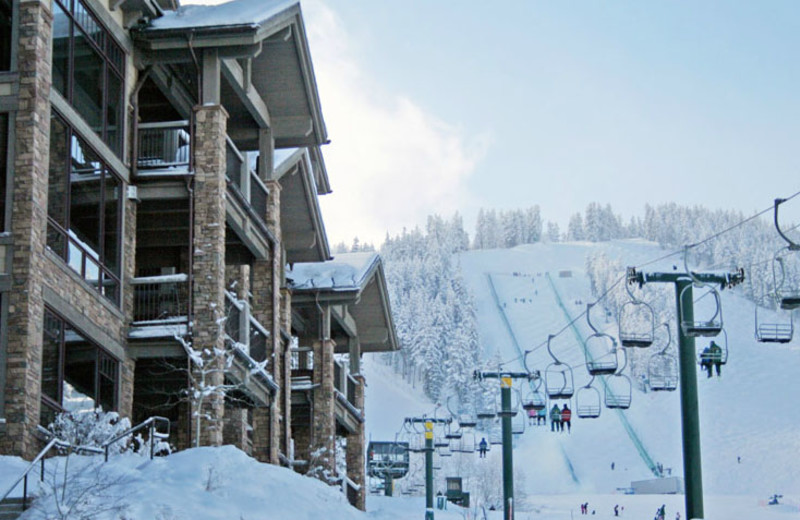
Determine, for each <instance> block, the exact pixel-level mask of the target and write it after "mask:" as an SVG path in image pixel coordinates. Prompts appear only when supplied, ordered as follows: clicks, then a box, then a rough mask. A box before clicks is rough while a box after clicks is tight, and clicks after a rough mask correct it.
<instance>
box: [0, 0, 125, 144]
mask: <svg viewBox="0 0 800 520" xmlns="http://www.w3.org/2000/svg"><path fill="white" fill-rule="evenodd" d="M2 1H3V0H0V2H2ZM53 16H54V18H53V72H52V76H53V88H55V89H56V90H57V91H58V92H60V93H61V95H62V96H64V97H65V98H66V99H67V101H69V102H70V104H71V105H72V106H73V107H74V108H75V110H76V111H77V112H78V113H79V114H81V116H83V118H84V119H85V120H86V122H87V123H88V124H89V126H91V127H92V128H93V129H94V131H95V132H96V133H97V135H99V136H100V138H102V139H103V141H104V142H105V143H106V144H107V145H108V146H109V148H111V149H112V150H113V151H114V152H115V153H116V154H117V155H121V154H122V137H123V132H122V123H123V121H124V117H123V116H124V113H123V110H124V103H123V85H124V78H125V75H124V67H125V54H124V52H123V51H122V48H121V47H120V46H119V45H117V43H116V42H115V41H114V39H113V38H112V37H111V35H110V33H109V32H108V30H106V28H105V27H103V26H102V25H101V24H100V22H99V21H98V20H97V18H95V16H94V15H93V14H92V13H91V12H90V11H89V10H88V9H87V8H86V6H85V5H84V4H83V1H82V0H55V1H54V2H53Z"/></svg>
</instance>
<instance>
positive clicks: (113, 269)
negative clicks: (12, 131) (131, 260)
mask: <svg viewBox="0 0 800 520" xmlns="http://www.w3.org/2000/svg"><path fill="white" fill-rule="evenodd" d="M50 120H51V123H50V124H51V128H52V125H53V124H54V123H53V121H54V120H57V121H58V122H59V124H61V125H62V126H63V127H64V129H65V131H64V136H63V137H64V140H65V143H63V144H64V147H65V150H66V157H64V161H65V165H64V168H65V169H64V172H63V177H64V179H63V181H64V182H65V185H64V186H62V187H61V188H62V193H63V196H64V197H65V199H66V200H65V201H63V202H64V204H63V206H64V208H63V212H64V214H63V215H55V216H54V215H53V214H51V203H52V201H51V200H50V189H51V187H52V186H53V184H51V183H52V181H53V176H52V169H51V167H50V166H49V165H48V204H47V228H48V232H47V236H46V245H47V247H48V249H50V250H51V251H53V252H54V253H55V254H56V255H58V256H59V257H60V258H61V259H62V260H64V262H65V263H66V264H67V265H68V266H69V267H70V268H71V269H72V270H73V271H74V272H76V273H77V274H78V275H79V276H80V277H81V278H83V279H84V280H86V281H87V283H89V284H90V285H93V286H94V288H95V290H97V291H98V292H100V293H101V294H102V295H103V296H104V297H106V298H107V299H108V300H109V301H111V302H112V303H113V304H114V305H116V306H117V307H119V306H120V304H121V297H122V270H123V265H122V262H123V259H122V257H123V253H122V250H123V247H124V240H123V234H124V227H125V225H124V211H125V197H124V196H123V194H124V193H125V190H126V183H125V180H124V179H123V177H122V176H121V175H119V174H117V172H116V171H114V169H113V168H112V167H111V166H110V165H109V164H108V162H107V161H105V160H103V158H102V156H101V155H100V154H99V153H98V152H97V150H95V149H94V148H93V147H92V146H91V144H89V142H88V141H87V140H86V139H84V138H83V137H82V136H81V134H80V133H78V132H77V131H76V129H75V128H74V127H73V126H72V125H70V123H69V121H68V120H67V119H66V118H65V117H63V116H62V115H61V114H60V113H59V112H58V110H56V109H52V110H51V115H50ZM51 135H52V131H51ZM51 139H52V137H51ZM75 140H78V141H79V142H80V143H81V145H82V146H84V147H85V148H86V149H87V150H88V151H90V152H91V153H92V154H93V155H94V157H95V158H96V162H97V163H98V164H99V171H100V183H99V187H98V190H97V192H98V194H99V197H98V201H97V215H98V221H99V222H98V229H97V236H96V237H94V238H95V239H96V243H97V249H98V250H97V251H93V250H87V248H86V247H84V246H83V244H82V243H80V242H79V240H77V239H75V238H73V236H72V234H71V233H70V230H71V229H72V225H71V224H72V223H71V210H72V198H73V191H72V177H73V164H72V153H73V150H72V147H73V143H74V141H75ZM51 148H52V141H51ZM109 180H113V182H114V183H115V187H116V189H115V191H116V199H115V200H116V212H115V213H116V215H115V216H114V223H115V230H114V236H116V243H115V246H114V258H113V261H112V263H109V261H108V254H107V253H108V251H107V249H108V247H107V246H108V243H107V240H106V239H107V236H108V235H109V233H108V232H107V229H106V224H107V221H108V220H109V219H108V218H107V208H108V204H109V201H111V200H112V199H109V198H107V197H106V195H107V194H108V189H107V181H109ZM57 219H58V220H57ZM62 220H63V224H62V222H61V221H62ZM51 231H52V232H55V233H56V234H58V236H59V237H60V240H59V242H63V244H54V243H52V242H51V240H50V237H51ZM73 234H74V233H73ZM58 245H61V247H60V249H61V250H59V248H58V247H57V246H58ZM73 248H74V249H75V250H77V251H78V252H79V253H80V270H78V269H76V268H75V267H74V266H73V265H72V262H71V261H70V256H71V255H70V251H72V249H73ZM92 253H95V254H96V257H95V255H93V254H92ZM89 261H91V263H93V264H96V267H97V271H98V277H97V284H96V285H95V284H92V283H91V278H89V277H88V274H89V273H88V272H87V265H88V262H89ZM106 279H110V280H111V281H112V282H114V283H115V287H116V289H115V290H114V292H113V294H112V295H111V296H109V295H108V294H106V292H105V290H104V289H105V284H104V281H105V280H106Z"/></svg>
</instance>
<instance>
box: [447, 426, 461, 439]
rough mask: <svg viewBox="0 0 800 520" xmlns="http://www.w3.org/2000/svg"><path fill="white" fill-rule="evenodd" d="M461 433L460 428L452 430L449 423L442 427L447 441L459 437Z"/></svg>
mask: <svg viewBox="0 0 800 520" xmlns="http://www.w3.org/2000/svg"><path fill="white" fill-rule="evenodd" d="M462 435H463V433H462V432H461V430H460V429H455V430H454V429H453V428H452V427H451V426H450V424H449V423H448V424H447V425H446V426H445V427H444V438H445V439H447V440H448V441H453V440H455V439H460V438H461V436H462Z"/></svg>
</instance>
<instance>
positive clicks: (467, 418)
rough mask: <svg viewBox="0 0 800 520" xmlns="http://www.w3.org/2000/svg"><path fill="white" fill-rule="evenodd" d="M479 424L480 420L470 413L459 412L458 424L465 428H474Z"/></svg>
mask: <svg viewBox="0 0 800 520" xmlns="http://www.w3.org/2000/svg"><path fill="white" fill-rule="evenodd" d="M477 425H478V420H477V419H476V418H475V417H474V416H473V415H472V414H470V413H468V412H464V413H460V414H458V426H459V427H460V428H461V429H462V430H463V429H465V428H474V427H476V426H477Z"/></svg>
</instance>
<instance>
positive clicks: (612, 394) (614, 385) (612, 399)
mask: <svg viewBox="0 0 800 520" xmlns="http://www.w3.org/2000/svg"><path fill="white" fill-rule="evenodd" d="M622 352H623V354H624V353H625V351H624V350H623V351H622ZM623 359H624V363H623V364H622V367H620V369H619V370H618V371H617V373H615V374H614V375H612V376H609V377H608V378H606V382H605V387H606V388H605V399H604V401H605V405H606V408H610V409H622V410H626V409H628V408H630V406H631V397H632V392H633V385H631V380H630V378H628V376H626V375H625V374H623V373H622V371H623V370H625V367H626V366H627V365H628V357H627V356H624V357H623Z"/></svg>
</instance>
